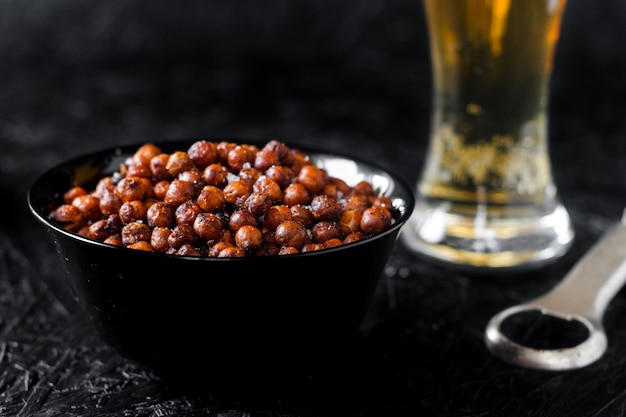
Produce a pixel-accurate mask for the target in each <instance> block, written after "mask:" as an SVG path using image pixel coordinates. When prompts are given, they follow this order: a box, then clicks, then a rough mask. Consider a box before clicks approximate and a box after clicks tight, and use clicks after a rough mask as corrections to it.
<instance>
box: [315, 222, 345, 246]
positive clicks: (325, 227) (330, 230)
mask: <svg viewBox="0 0 626 417" xmlns="http://www.w3.org/2000/svg"><path fill="white" fill-rule="evenodd" d="M311 237H312V239H313V242H315V243H324V242H326V241H327V240H330V239H341V238H343V234H342V233H341V229H340V228H339V225H338V224H337V223H335V222H328V221H321V222H317V223H315V224H314V225H313V227H311Z"/></svg>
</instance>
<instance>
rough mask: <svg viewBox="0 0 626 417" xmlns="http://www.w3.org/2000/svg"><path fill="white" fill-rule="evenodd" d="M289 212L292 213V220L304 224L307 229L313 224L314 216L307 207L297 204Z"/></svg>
mask: <svg viewBox="0 0 626 417" xmlns="http://www.w3.org/2000/svg"><path fill="white" fill-rule="evenodd" d="M289 211H291V219H292V220H295V221H297V222H298V223H300V224H302V225H303V226H304V227H306V228H307V229H308V228H309V227H311V225H312V224H313V221H314V219H313V214H312V213H311V210H310V209H309V208H308V207H307V206H305V205H302V204H296V205H295V206H291V207H289Z"/></svg>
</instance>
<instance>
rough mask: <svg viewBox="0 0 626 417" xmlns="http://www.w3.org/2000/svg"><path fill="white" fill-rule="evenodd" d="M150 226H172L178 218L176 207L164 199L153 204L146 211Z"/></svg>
mask: <svg viewBox="0 0 626 417" xmlns="http://www.w3.org/2000/svg"><path fill="white" fill-rule="evenodd" d="M146 219H147V220H148V225H149V226H150V227H172V226H174V222H175V219H176V214H175V211H174V208H173V207H172V206H170V205H169V204H167V203H166V202H164V201H158V202H156V203H154V204H153V205H151V206H150V207H149V208H148V210H147V212H146Z"/></svg>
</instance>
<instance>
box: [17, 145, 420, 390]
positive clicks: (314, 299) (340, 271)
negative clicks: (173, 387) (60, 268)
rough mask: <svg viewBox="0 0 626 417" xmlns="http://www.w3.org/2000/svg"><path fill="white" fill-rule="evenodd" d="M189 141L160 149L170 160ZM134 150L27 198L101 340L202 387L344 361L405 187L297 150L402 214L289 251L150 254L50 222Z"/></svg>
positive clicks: (78, 168) (70, 171)
mask: <svg viewBox="0 0 626 417" xmlns="http://www.w3.org/2000/svg"><path fill="white" fill-rule="evenodd" d="M190 143H191V142H186V141H172V142H162V143H157V145H159V146H160V147H161V148H162V149H163V150H164V151H167V152H173V151H175V150H184V149H187V148H188V146H189V145H190ZM242 143H254V142H249V141H245V142H242ZM138 146H139V145H131V146H126V147H122V148H114V149H107V150H103V151H101V152H96V153H92V154H89V155H85V156H80V157H77V158H74V159H72V160H70V161H68V162H65V163H63V164H61V165H59V166H57V167H54V168H52V169H50V170H49V171H47V172H45V173H44V174H43V175H41V177H39V178H38V179H37V180H36V181H35V182H34V184H33V186H32V188H31V189H30V191H29V194H28V203H29V207H30V210H31V211H32V214H33V215H34V216H35V217H36V218H37V219H38V220H39V221H40V222H41V223H42V224H43V225H44V226H45V229H46V230H47V232H48V236H49V237H50V238H51V239H52V240H53V242H54V244H55V247H56V250H57V252H58V255H59V259H60V261H61V262H62V263H63V264H64V266H65V268H66V270H67V273H68V277H69V279H70V280H71V281H70V282H71V286H72V288H73V290H74V293H75V296H76V299H77V300H78V301H79V302H80V304H81V305H82V307H84V309H85V311H86V312H87V314H88V315H89V317H90V319H91V321H92V322H93V324H94V325H95V328H96V330H97V332H98V333H99V335H100V336H101V337H102V339H103V340H104V341H106V342H107V343H109V344H110V345H111V346H113V347H114V348H115V349H117V350H118V351H119V352H120V353H121V354H122V355H124V356H125V357H127V358H129V359H132V360H134V361H136V362H139V363H140V364H143V365H146V366H148V367H151V368H153V369H155V370H156V371H158V372H161V373H163V374H164V375H186V376H188V375H193V374H202V375H204V376H203V379H204V380H205V381H207V380H215V381H223V380H224V379H227V378H231V379H232V378H235V379H237V380H242V379H246V378H253V377H254V376H259V375H264V374H265V375H266V374H267V372H271V373H272V375H280V374H281V372H287V373H293V372H303V373H305V372H310V371H311V370H312V369H315V368H316V367H317V366H318V365H319V364H320V363H330V362H329V360H331V361H332V359H335V360H336V361H335V363H340V362H341V358H340V355H341V352H343V353H346V346H349V344H350V341H351V340H353V338H354V337H355V336H356V335H357V334H358V329H359V325H360V323H361V321H362V319H363V317H364V315H365V313H366V312H367V309H368V305H369V303H370V300H371V298H372V296H373V293H374V291H375V289H376V286H377V285H378V283H379V279H380V276H381V274H382V272H383V269H384V267H385V264H386V263H387V261H388V259H389V256H390V254H391V252H392V250H393V248H394V245H395V243H396V238H397V236H398V234H399V232H400V229H401V228H402V226H403V225H404V224H405V222H406V220H407V219H408V217H409V215H410V214H411V212H412V211H413V205H414V197H413V194H412V192H411V190H410V188H409V187H408V186H407V185H406V184H405V182H404V181H402V180H401V179H400V178H398V177H397V176H396V175H394V174H392V173H389V172H387V171H386V170H384V169H381V168H379V167H378V166H376V165H375V164H373V163H368V162H364V161H358V160H355V159H354V158H351V157H346V156H343V155H336V154H330V153H328V152H324V151H320V150H316V149H306V148H305V149H303V148H299V149H301V150H303V151H304V152H306V153H307V154H309V155H310V156H311V157H312V158H313V160H314V163H315V164H316V165H317V166H320V167H323V168H325V169H327V170H328V172H329V173H330V174H331V175H334V176H336V177H339V178H342V179H344V180H345V181H346V182H348V183H349V184H351V183H356V182H357V181H360V180H367V181H369V182H371V183H372V184H373V185H374V186H375V187H376V188H378V189H380V192H381V194H384V195H387V196H389V197H391V199H392V200H393V203H394V205H395V207H396V208H397V209H398V212H399V213H400V215H399V217H398V218H396V219H395V223H394V224H393V226H392V227H391V228H390V229H388V230H387V231H385V232H383V233H381V234H379V235H376V236H374V237H370V238H367V239H365V240H362V241H358V242H355V243H351V244H346V245H343V246H339V247H336V248H331V249H325V250H323V251H317V252H308V253H301V254H295V255H276V256H257V257H247V258H228V259H221V258H194V257H182V256H174V255H164V254H156V253H150V252H144V251H138V250H131V249H125V248H120V247H115V246H111V245H107V244H103V243H99V242H97V241H93V240H89V239H87V238H84V237H81V236H79V235H78V234H75V233H71V232H68V231H66V230H64V229H63V228H62V227H59V226H58V225H57V224H55V223H54V222H53V221H51V220H50V219H49V218H48V211H49V207H50V205H51V204H52V203H54V202H55V201H58V200H59V198H60V196H61V195H62V194H63V192H64V191H66V190H67V189H69V188H70V187H71V186H74V185H83V186H86V187H87V186H89V187H91V186H93V184H94V183H95V181H96V180H97V179H99V178H101V177H102V176H104V175H110V174H112V173H113V172H115V171H117V170H118V169H119V164H120V162H122V161H124V160H125V159H126V158H127V157H128V156H129V155H131V154H132V153H134V151H135V150H136V149H137V148H138ZM351 185H353V184H351Z"/></svg>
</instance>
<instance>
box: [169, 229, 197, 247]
mask: <svg viewBox="0 0 626 417" xmlns="http://www.w3.org/2000/svg"><path fill="white" fill-rule="evenodd" d="M196 239H197V238H196V234H195V232H194V229H193V227H192V226H191V225H188V224H187V223H181V224H179V225H176V226H175V227H174V228H173V229H172V233H170V235H169V237H168V238H167V241H168V242H169V244H170V247H172V248H174V249H178V248H180V247H181V246H183V245H185V244H190V245H193V244H194V243H196Z"/></svg>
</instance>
